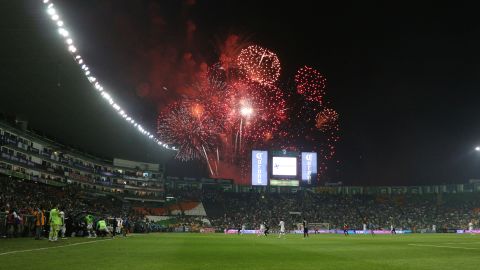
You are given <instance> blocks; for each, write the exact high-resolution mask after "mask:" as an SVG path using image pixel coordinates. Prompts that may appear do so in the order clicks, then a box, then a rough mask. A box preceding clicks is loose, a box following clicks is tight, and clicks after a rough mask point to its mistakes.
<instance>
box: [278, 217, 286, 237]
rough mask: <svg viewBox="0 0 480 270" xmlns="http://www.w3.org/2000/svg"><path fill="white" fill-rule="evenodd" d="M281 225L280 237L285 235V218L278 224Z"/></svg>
mask: <svg viewBox="0 0 480 270" xmlns="http://www.w3.org/2000/svg"><path fill="white" fill-rule="evenodd" d="M278 225H279V226H280V233H279V234H278V238H280V237H282V235H283V236H285V222H284V221H283V220H280V223H279V224H278Z"/></svg>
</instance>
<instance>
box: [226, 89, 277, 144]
mask: <svg viewBox="0 0 480 270" xmlns="http://www.w3.org/2000/svg"><path fill="white" fill-rule="evenodd" d="M228 104H229V107H230V110H229V114H228V122H229V123H230V125H229V126H230V127H231V128H233V129H234V130H236V131H237V132H240V134H239V135H240V136H242V138H244V139H245V140H247V141H249V142H250V143H252V142H265V141H268V140H270V139H272V137H273V134H275V131H276V130H277V129H278V128H279V126H280V124H281V123H282V122H283V121H285V120H286V105H285V99H284V97H283V92H282V91H281V90H280V89H279V88H277V87H274V86H266V85H261V84H258V83H255V82H247V83H243V82H237V83H235V84H234V85H233V86H232V87H231V89H230V95H229V98H228Z"/></svg>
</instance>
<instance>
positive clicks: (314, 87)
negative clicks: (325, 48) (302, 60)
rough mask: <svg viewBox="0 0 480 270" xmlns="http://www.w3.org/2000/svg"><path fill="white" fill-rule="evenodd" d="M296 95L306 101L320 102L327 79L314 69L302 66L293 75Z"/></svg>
mask: <svg viewBox="0 0 480 270" xmlns="http://www.w3.org/2000/svg"><path fill="white" fill-rule="evenodd" d="M295 83H296V85H297V93H299V94H300V95H303V96H304V97H305V98H306V99H307V100H308V101H314V102H322V99H323V95H325V87H326V84H327V79H326V78H325V77H324V76H323V75H322V74H321V73H320V72H318V71H317V70H315V69H314V68H311V67H308V66H304V67H302V68H301V69H299V70H298V71H297V74H296V75H295Z"/></svg>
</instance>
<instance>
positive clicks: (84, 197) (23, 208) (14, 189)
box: [0, 177, 134, 236]
mask: <svg viewBox="0 0 480 270" xmlns="http://www.w3.org/2000/svg"><path fill="white" fill-rule="evenodd" d="M57 204H58V205H60V209H61V210H62V211H63V212H64V213H65V215H66V216H67V217H68V218H69V219H70V221H71V222H72V225H73V223H74V222H77V223H81V222H82V220H81V219H79V218H78V217H83V215H84V214H85V213H93V214H95V215H96V216H98V217H104V216H117V217H120V216H122V217H123V216H126V215H130V214H131V213H130V212H129V209H124V207H123V204H122V202H121V201H120V200H119V199H117V198H115V197H111V196H109V197H107V196H104V195H101V194H100V195H99V194H96V193H94V192H89V191H88V190H85V189H80V188H79V187H78V186H76V185H66V186H64V187H56V186H49V185H46V184H42V183H35V182H33V181H24V180H20V179H16V178H11V177H0V234H3V236H30V235H32V233H33V231H34V226H35V224H34V223H35V220H34V216H33V213H34V212H35V211H36V210H38V209H40V210H41V211H43V212H44V213H45V215H46V216H47V217H48V211H49V210H50V209H52V208H53V207H54V206H55V205H57ZM82 214H83V215H82ZM132 218H134V217H132ZM76 219H78V220H76ZM45 225H47V222H45Z"/></svg>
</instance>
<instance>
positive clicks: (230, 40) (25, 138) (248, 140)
mask: <svg viewBox="0 0 480 270" xmlns="http://www.w3.org/2000/svg"><path fill="white" fill-rule="evenodd" d="M120 2H121V1H119V2H114V1H71V2H70V3H66V2H64V3H62V1H54V0H39V1H15V2H13V1H12V2H10V3H1V4H0V10H9V11H10V12H9V13H10V14H4V15H5V18H6V22H5V23H3V22H2V23H1V24H0V32H1V33H2V34H3V35H4V42H3V44H2V45H0V46H2V47H1V48H2V50H0V51H4V52H7V53H5V54H3V55H2V60H4V61H5V63H6V65H5V66H6V68H1V69H0V74H2V80H1V81H2V83H1V84H0V89H1V90H0V269H53V268H59V269H72V270H73V269H168V268H172V269H245V268H251V269H296V268H300V269H465V270H467V269H478V265H479V264H480V240H479V237H480V180H479V179H477V178H478V177H479V175H480V173H479V171H478V164H479V163H478V162H479V161H480V155H479V154H478V153H479V151H480V146H477V145H478V142H479V140H478V138H477V137H478V136H479V134H478V133H480V130H479V129H478V128H472V125H470V124H471V123H476V121H477V120H479V119H477V118H478V116H477V115H476V108H477V107H476V104H475V103H473V101H474V100H475V97H477V96H472V94H469V93H470V92H468V91H466V90H465V93H462V92H461V91H459V93H457V94H456V96H455V98H458V100H459V102H460V100H461V102H462V104H463V105H462V106H460V105H459V106H458V108H457V106H450V107H449V109H448V110H447V112H445V110H446V109H445V108H446V107H445V106H443V105H442V106H440V107H439V108H437V107H435V106H436V105H435V104H437V103H441V104H443V103H442V102H447V101H448V102H450V101H451V100H450V99H452V97H451V96H448V95H446V96H447V97H443V98H445V100H443V101H442V100H440V97H439V98H438V99H439V100H435V101H432V100H430V98H426V97H430V96H431V95H430V94H429V93H431V92H429V90H428V89H430V88H429V87H433V86H434V85H435V84H434V83H431V82H429V83H431V84H428V83H427V82H425V89H424V90H423V91H424V92H425V94H424V95H425V96H422V95H421V94H412V96H411V97H410V98H411V99H412V100H419V101H418V102H419V104H420V105H421V106H420V107H421V108H420V109H418V108H414V106H413V105H411V104H410V103H409V102H413V101H410V98H409V101H406V100H400V101H395V102H394V103H389V102H393V101H392V98H391V97H390V96H392V95H394V93H397V92H398V91H396V90H394V88H392V89H393V90H391V91H390V90H385V89H383V88H382V89H381V90H378V91H379V92H382V93H383V92H386V93H385V94H383V96H382V94H379V92H376V95H378V96H376V97H377V99H378V102H379V104H380V105H378V106H377V107H372V108H371V111H369V112H368V113H366V114H365V115H373V114H374V115H377V114H379V113H382V114H383V115H388V114H390V116H389V118H388V119H387V120H385V119H383V120H381V121H380V122H375V119H374V118H375V117H370V118H362V120H359V118H355V117H356V115H357V114H361V113H362V112H361V111H362V110H367V111H368V110H369V108H368V107H369V106H365V104H367V105H368V104H370V106H374V105H372V104H374V102H373V103H365V104H362V105H361V109H358V108H356V107H355V106H356V105H355V102H357V101H358V100H361V97H360V96H355V92H356V86H357V80H358V77H355V76H352V78H354V79H344V78H343V77H342V79H341V80H339V79H338V77H336V76H338V75H335V74H336V73H342V72H345V73H348V69H349V68H354V67H355V70H357V69H356V66H355V65H353V64H352V65H353V66H349V65H348V64H345V63H347V62H348V61H347V62H345V63H343V62H342V61H340V62H342V63H343V64H342V66H341V67H338V66H337V65H338V61H336V59H337V57H340V58H341V56H338V55H335V54H334V55H335V57H333V56H328V57H325V58H322V57H323V56H322V57H320V56H312V52H310V51H309V53H308V54H307V53H306V52H301V51H298V50H295V51H293V50H292V51H288V50H287V47H288V46H292V44H291V43H289V42H286V41H285V42H284V43H282V42H278V40H277V41H276V39H275V38H274V36H276V35H280V36H282V37H283V33H277V34H274V33H273V32H272V29H271V28H269V27H270V26H271V25H270V23H269V22H267V21H266V20H264V18H263V17H262V16H267V15H258V14H257V15H255V16H261V17H255V16H254V15H251V16H252V17H250V15H248V14H247V13H246V12H245V10H250V9H251V8H252V6H255V5H252V3H241V2H238V3H234V2H233V1H232V3H221V2H216V3H213V2H208V1H201V0H198V1H179V2H178V3H176V2H175V1H172V2H168V1H153V0H152V1H149V0H145V1H138V2H137V1H132V2H128V1H122V2H121V3H120ZM271 5H272V4H266V3H265V4H260V5H257V6H256V7H257V8H258V10H266V9H269V10H271V8H273V10H276V11H278V13H279V14H282V16H285V15H292V14H293V11H292V10H290V8H293V9H294V10H296V11H302V12H307V11H306V7H305V5H300V4H299V5H294V4H293V3H290V4H288V5H287V4H281V3H278V6H275V5H274V7H272V6H271ZM325 5H326V6H325V7H326V8H327V7H328V8H329V9H331V10H333V11H339V10H340V11H341V10H344V9H343V7H339V6H337V5H335V4H325ZM230 8H234V9H235V10H236V11H235V12H233V11H231V14H230V13H228V12H226V11H227V10H230ZM362 8H364V7H362ZM438 8H439V10H440V11H442V12H443V11H445V10H443V9H441V8H440V7H438ZM419 9H421V7H419ZM347 10H350V8H348V9H347ZM354 10H355V11H356V10H357V9H356V8H353V7H351V11H352V12H353V11H354ZM381 10H382V11H383V12H386V10H383V9H381ZM207 11H208V12H207ZM462 11H464V9H462ZM209 12H215V13H216V14H217V15H218V18H217V17H215V19H214V20H213V19H212V18H208V17H210V16H206V17H202V16H205V14H209ZM310 12H312V13H308V12H307V13H308V14H310V15H311V16H313V17H315V16H317V15H318V14H317V13H313V12H314V11H310ZM315 12H316V11H315ZM365 12H367V11H366V10H365ZM430 12H433V11H430ZM5 13H6V12H5ZM340 13H341V12H340ZM200 14H201V15H202V16H200ZM335 14H336V13H335ZM372 14H373V13H372ZM402 14H403V13H402ZM407 14H409V16H411V18H412V20H414V19H415V18H417V17H416V16H417V15H416V14H414V13H407ZM424 14H430V13H421V15H422V16H420V17H422V18H423V15H424ZM277 15H278V14H277ZM324 15H325V16H327V14H324ZM230 16H232V18H233V19H229V18H230ZM278 16H279V15H278ZM292 16H293V15H292ZM337 16H340V17H341V16H345V15H341V14H340V15H339V14H336V15H335V16H333V15H332V17H331V18H330V17H329V18H330V19H334V18H336V17H337ZM391 16H394V17H395V18H396V16H397V15H396V14H391ZM402 16H403V15H402ZM429 16H430V15H429ZM431 16H434V15H431ZM246 17H248V18H250V19H249V20H244V19H243V18H246ZM267 17H268V18H271V19H270V20H271V21H272V22H276V23H275V24H274V25H275V26H274V27H277V25H282V23H281V21H282V20H281V19H280V18H278V17H276V15H275V14H269V15H268V16H267ZM466 17H468V16H466ZM202 18H203V19H202ZM292 18H293V17H292ZM295 18H296V21H298V22H296V23H295V25H296V27H298V26H299V25H302V26H303V25H304V23H305V22H307V21H309V19H308V18H304V16H298V17H295ZM342 18H343V17H342ZM345 18H347V17H345ZM432 18H436V17H432ZM347 19H348V18H347ZM383 19H384V21H385V22H388V23H391V22H389V21H388V20H387V19H385V18H383ZM250 20H251V21H252V22H249V21H250ZM322 20H323V19H322ZM324 20H326V21H324V22H327V19H324ZM309 22H310V21H309ZM252 23H253V24H252ZM297 23H298V24H299V25H297ZM310 23H312V25H313V26H315V25H319V24H320V22H317V21H314V22H310ZM376 23H378V22H376ZM376 23H374V25H376ZM223 24H225V25H227V24H231V25H233V26H235V27H247V28H251V29H250V30H249V31H255V29H257V28H258V31H259V33H262V35H264V36H263V37H262V36H256V37H249V38H246V37H243V36H242V35H241V34H231V33H228V34H222V35H223V36H222V37H221V38H219V37H218V35H217V36H216V34H211V35H210V34H207V33H209V32H213V33H217V31H220V30H219V28H218V27H223ZM289 24H290V22H285V25H283V27H284V29H286V30H285V31H286V32H285V34H286V35H290V36H295V33H296V32H297V31H299V30H298V28H295V29H294V30H292V29H293V28H292V29H290V28H289ZM395 25H396V24H395ZM418 25H422V26H424V24H422V22H418ZM474 26H475V27H477V29H478V27H480V25H478V23H476V24H475V25H474ZM255 27H257V28H255ZM263 27H266V28H265V29H266V30H265V29H264V28H263ZM331 27H332V29H336V31H337V30H338V31H341V30H342V29H343V30H345V29H344V28H342V27H341V26H331ZM335 27H338V28H335ZM397 27H399V28H398V29H396V28H395V29H396V30H395V31H393V30H392V31H393V34H392V36H391V38H392V39H395V40H397V39H398V40H402V39H403V38H405V37H410V36H409V35H410V32H409V33H408V34H407V33H406V32H403V29H407V28H403V27H406V26H405V25H403V24H402V25H401V26H398V25H397ZM425 27H426V26H425ZM197 28H198V29H201V30H198V29H197ZM262 29H263V30H262ZM314 29H317V28H316V27H314ZM229 31H239V30H229ZM262 31H263V32H262ZM303 31H305V35H304V36H302V37H298V36H297V38H298V40H302V39H306V40H310V39H311V37H309V38H307V36H309V34H311V32H310V31H313V30H310V31H307V30H305V29H302V30H301V31H299V32H302V33H303ZM315 31H317V30H315ZM336 31H334V32H335V33H336ZM369 31H372V32H369V33H370V34H371V35H373V36H375V37H377V35H378V32H377V30H369ZM452 31H453V30H452ZM220 32H221V31H220ZM407 32H408V31H407ZM315 33H316V32H315ZM415 33H416V32H415ZM429 33H431V34H432V35H433V36H432V37H431V38H432V39H434V37H436V36H435V33H436V32H435V31H433V30H432V31H431V32H429ZM269 34H270V35H272V37H269ZM447 34H448V35H449V36H454V35H457V34H458V33H457V32H455V31H453V32H448V33H447ZM447 34H446V35H447ZM325 35H327V36H332V37H337V36H336V34H332V33H329V32H328V31H326V33H325ZM159 36H161V38H159ZM205 36H206V38H204V37H205ZM212 36H215V38H217V39H219V41H216V43H218V44H216V45H215V48H214V49H205V48H209V47H208V44H211V43H212V42H211V39H212ZM441 36H443V34H442V35H441ZM202 38H204V39H205V40H202ZM337 38H338V37H337ZM343 38H344V37H343ZM357 38H358V37H357ZM462 38H465V40H467V41H470V39H472V42H473V38H472V37H470V36H468V35H467V36H466V37H463V36H462ZM346 39H347V40H352V42H353V41H355V40H357V39H356V38H355V34H354V33H353V32H352V33H351V35H350V36H349V37H348V38H346ZM361 40H362V42H363V39H361ZM373 40H374V43H373V44H375V46H376V45H378V43H377V39H376V38H374V39H373ZM382 40H383V39H382ZM310 41H311V40H310ZM310 41H309V42H307V41H302V42H300V41H299V45H298V46H300V47H301V48H304V49H305V48H310V47H309V46H311V42H310ZM383 41H385V42H387V41H388V39H387V38H385V40H383ZM421 42H423V43H422V44H430V43H429V42H430V41H429V40H428V39H426V40H423V41H421ZM387 43H388V42H387ZM206 44H207V45H206ZM258 44H263V45H258ZM282 44H283V45H282ZM288 44H290V45H288ZM302 44H303V45H302ZM362 44H363V43H362ZM267 45H268V48H267ZM287 45H288V46H287ZM295 45H296V44H295ZM316 45H318V44H316ZM454 45H455V44H454ZM454 45H451V46H454ZM302 46H303V47H302ZM325 46H327V45H325ZM328 46H332V47H331V48H330V47H328V48H330V49H332V48H343V47H342V46H341V45H339V44H335V43H332V44H330V45H328ZM357 46H358V47H355V48H356V49H359V48H362V47H361V45H358V44H357ZM385 46H387V45H385ZM388 46H390V45H388ZM388 46H387V47H388ZM391 46H393V45H391ZM418 46H420V45H418ZM273 48H275V50H273ZM322 48H323V47H322ZM392 48H397V49H398V48H399V47H392ZM343 49H345V48H343ZM356 49H351V48H350V49H345V50H347V52H348V54H349V55H350V54H351V56H352V57H354V55H355V54H356V53H358V51H357V50H356ZM276 50H279V51H281V50H284V51H282V52H283V53H278V54H277V53H275V52H274V51H276ZM305 50H306V49H305ZM332 50H333V49H332ZM378 50H379V51H381V49H378ZM127 51H128V53H127ZM206 51H207V52H206ZM307 51H308V50H307ZM213 52H215V53H213ZM288 54H298V57H297V56H296V55H294V56H292V57H290V56H288ZM477 54H478V52H477ZM212 55H214V56H212ZM472 55H474V53H472ZM324 56H325V55H324ZM381 56H385V55H382V54H381V53H380V52H379V58H380V57H381ZM450 57H453V56H450ZM297 58H298V59H300V60H302V61H304V60H305V59H308V60H305V61H306V62H307V63H309V65H305V63H301V64H300V63H298V62H295V61H296V60H295V61H294V60H293V59H297ZM165 59H166V60H165ZM280 59H281V60H282V62H281V61H280ZM284 59H285V62H283V60H284ZM321 59H325V64H321V63H320V60H321ZM328 59H334V60H335V61H333V60H332V61H331V62H330V61H329V60H328ZM360 59H362V61H363V60H364V59H363V58H362V57H360ZM388 59H390V58H388ZM422 59H423V61H427V60H428V59H430V58H429V57H427V56H425V58H422ZM435 59H442V61H448V57H447V56H445V57H444V58H442V56H435ZM446 59H447V60H446ZM460 59H464V58H461V57H460ZM110 60H111V61H110ZM390 60H391V59H390ZM390 60H388V61H386V62H388V63H390ZM378 61H379V60H378ZM395 61H399V60H395ZM411 61H413V60H411ZM419 61H420V60H419ZM436 61H437V60H435V61H433V64H432V66H431V68H433V66H435V65H437V64H438V62H436ZM386 62H385V63H386ZM400 62H401V61H400ZM400 62H395V63H400ZM427 62H428V61H427ZM285 63H287V64H285ZM369 63H370V62H369ZM376 63H377V62H375V61H373V60H372V62H371V63H370V64H371V65H372V66H374V65H376ZM428 63H430V62H428ZM310 64H311V65H312V66H318V67H321V68H313V67H311V66H310ZM329 65H331V66H334V67H336V68H338V69H335V68H332V69H329V67H327V66H329ZM290 66H295V67H293V68H292V67H290ZM474 68H477V67H476V66H472V67H471V69H474ZM321 69H323V70H328V72H326V73H327V74H329V76H330V75H331V76H332V78H333V80H332V83H331V84H333V85H332V86H331V85H330V84H329V88H328V92H327V88H326V85H327V80H326V76H325V75H324V73H323V72H320V71H319V70H321ZM355 72H357V71H355ZM361 72H362V74H363V76H366V77H368V78H369V79H363V80H373V79H372V78H370V77H369V76H372V74H374V73H375V72H373V71H372V70H368V69H364V70H362V71H361ZM332 73H333V74H332ZM402 74H403V73H402ZM465 74H469V73H465ZM287 76H290V78H288V79H287V78H286V77H287ZM383 76H385V78H388V76H389V75H388V74H386V73H385V74H383ZM404 76H407V77H408V76H410V75H408V74H406V75H405V74H404ZM411 76H413V75H411ZM428 76H432V78H437V77H441V76H440V75H439V74H437V73H435V74H433V73H432V74H430V75H428ZM452 76H453V75H452ZM462 76H463V77H461V78H464V79H465V77H468V76H467V75H462ZM329 78H330V77H329ZM409 78H410V77H409ZM377 79H378V81H379V82H380V81H382V79H380V78H377ZM411 79H412V80H413V77H411ZM416 79H418V78H416ZM343 80H344V81H347V82H348V81H349V80H351V81H352V84H353V85H354V86H355V87H354V88H355V90H349V91H347V90H345V89H349V84H348V83H345V82H342V81H343ZM422 80H423V79H422ZM456 80H458V78H457V77H455V78H454V79H452V81H456ZM465 80H467V79H465ZM422 82H423V81H422ZM478 83H480V82H478V81H474V82H472V84H478ZM372 85H373V84H372ZM330 87H331V88H330ZM372 87H374V86H372ZM382 87H384V85H382ZM352 89H353V88H352ZM342 90H343V91H347V92H345V93H344V94H341V93H340V94H339V93H338V92H341V91H342ZM417 90H418V89H417ZM418 91H420V90H418ZM432 91H433V90H432ZM435 91H437V88H435ZM420 92H421V91H420ZM467 92H468V93H467ZM416 93H418V92H416ZM422 93H423V92H422ZM370 94H371V93H370ZM362 95H363V94H362ZM365 95H368V93H367V94H365ZM381 97H383V98H381ZM342 99H343V100H348V101H347V102H344V103H342V102H341V101H338V100H342ZM352 100H354V101H352ZM396 102H398V103H396ZM405 103H407V104H405ZM398 104H401V107H402V111H401V112H400V113H399V115H398V118H395V116H393V114H392V112H391V110H394V108H395V106H400V105H398ZM408 104H410V105H408ZM432 104H433V105H432ZM449 104H450V103H449ZM404 106H406V107H407V108H408V109H405V108H404ZM409 106H412V107H409ZM334 108H335V109H334ZM380 108H381V109H382V110H383V111H381V112H379V111H378V110H379V109H380ZM392 108H393V109H392ZM428 108H430V109H431V110H433V109H432V108H437V109H438V110H437V111H433V112H432V114H434V117H433V118H435V119H436V120H438V121H439V122H435V121H436V120H435V121H434V120H432V119H430V118H429V117H430V114H429V113H430V112H429V111H428V110H429V109H428ZM409 113H412V115H413V114H415V117H413V116H412V117H411V119H410V118H409V119H408V120H406V119H405V118H408V117H407V115H408V114H409ZM446 114H448V115H446ZM439 116H441V117H439ZM342 117H345V118H347V119H348V118H351V119H353V120H343V121H342ZM377 118H378V119H381V117H377ZM439 118H441V119H439ZM378 119H377V120H378ZM395 119H396V120H395ZM429 119H430V120H429ZM458 119H463V120H458ZM445 120H447V121H445ZM359 121H360V122H359ZM416 121H417V122H416ZM390 122H393V124H392V125H389V123H390ZM406 122H408V125H407V124H405V123H406ZM445 122H447V123H445ZM378 123H380V124H378ZM477 124H478V123H477ZM403 125H405V126H403ZM445 125H447V126H448V129H449V130H453V131H450V132H449V131H446V129H447V128H446V127H445ZM398 126H402V127H404V129H405V130H406V131H405V133H401V132H400V134H399V135H396V133H398V132H399V129H398ZM367 127H368V128H367ZM340 128H342V129H340ZM344 129H345V131H343V130H344ZM467 129H468V131H465V130H467ZM389 134H390V135H389ZM391 134H393V135H391ZM389 136H390V137H389ZM424 136H425V137H424ZM382 137H388V139H383V138H382ZM412 138H413V139H412ZM457 138H461V139H462V140H464V142H463V144H462V143H459V142H458V140H457ZM449 142H450V143H449ZM452 142H454V143H452ZM439 143H440V144H441V146H442V147H438V144H439ZM439 148H441V149H439ZM359 149H361V150H359ZM465 149H468V150H465ZM462 151H463V152H462ZM392 164H393V165H392Z"/></svg>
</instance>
